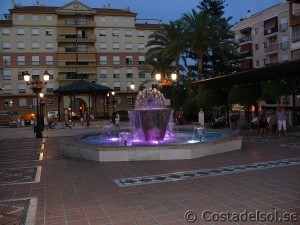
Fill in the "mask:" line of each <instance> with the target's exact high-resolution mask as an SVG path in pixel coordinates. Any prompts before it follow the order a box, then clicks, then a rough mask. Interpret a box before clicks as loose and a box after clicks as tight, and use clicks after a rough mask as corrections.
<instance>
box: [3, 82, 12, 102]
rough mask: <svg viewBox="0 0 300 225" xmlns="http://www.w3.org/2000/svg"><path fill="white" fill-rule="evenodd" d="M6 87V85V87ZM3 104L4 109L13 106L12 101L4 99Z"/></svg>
mask: <svg viewBox="0 0 300 225" xmlns="http://www.w3.org/2000/svg"><path fill="white" fill-rule="evenodd" d="M7 86H8V85H7ZM10 89H11V87H10ZM5 90H7V89H6V88H5ZM4 104H5V107H12V106H13V101H12V99H7V98H6V99H5V100H4Z"/></svg>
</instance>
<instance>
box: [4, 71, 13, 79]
mask: <svg viewBox="0 0 300 225" xmlns="http://www.w3.org/2000/svg"><path fill="white" fill-rule="evenodd" d="M3 80H11V70H10V69H3Z"/></svg>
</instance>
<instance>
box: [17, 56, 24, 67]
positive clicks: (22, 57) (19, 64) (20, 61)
mask: <svg viewBox="0 0 300 225" xmlns="http://www.w3.org/2000/svg"><path fill="white" fill-rule="evenodd" d="M18 66H25V56H23V55H21V56H20V55H19V56H18Z"/></svg>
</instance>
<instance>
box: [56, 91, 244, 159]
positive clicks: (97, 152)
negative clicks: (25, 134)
mask: <svg viewBox="0 0 300 225" xmlns="http://www.w3.org/2000/svg"><path fill="white" fill-rule="evenodd" d="M128 113H129V119H130V127H131V129H130V130H128V129H126V130H118V131H117V130H114V131H112V125H104V126H103V129H102V134H101V135H99V134H89V135H86V134H84V135H82V134H81V135H78V136H75V137H65V138H62V139H61V140H60V148H61V150H62V152H63V154H64V155H66V156H69V157H77V158H84V159H89V160H94V161H99V162H108V161H141V160H178V159H193V158H198V157H203V156H208V155H212V154H219V153H223V152H228V151H233V150H237V149H241V145H242V138H241V137H240V136H232V135H231V134H230V133H226V132H223V131H222V132H220V131H218V132H215V131H214V132H211V131H206V130H205V128H204V127H202V126H200V127H194V130H191V129H183V130H179V129H178V128H176V129H174V123H173V115H172V113H173V111H172V109H169V108H167V107H166V106H165V101H164V96H163V95H162V93H160V92H159V91H158V90H157V89H144V90H143V91H140V93H139V94H138V95H137V98H136V102H135V108H134V109H132V110H130V111H129V112H128ZM204 135H205V139H204V138H203V137H204Z"/></svg>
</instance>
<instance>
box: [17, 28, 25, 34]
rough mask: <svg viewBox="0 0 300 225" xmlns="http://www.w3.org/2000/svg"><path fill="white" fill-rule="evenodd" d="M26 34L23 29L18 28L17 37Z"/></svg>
mask: <svg viewBox="0 0 300 225" xmlns="http://www.w3.org/2000/svg"><path fill="white" fill-rule="evenodd" d="M24 34H25V31H24V29H23V28H18V29H17V35H24Z"/></svg>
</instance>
